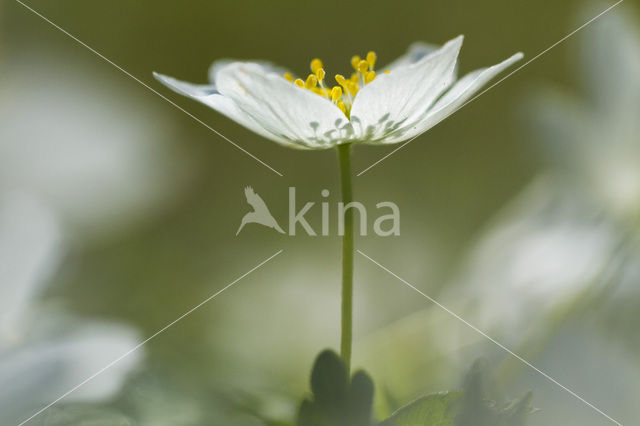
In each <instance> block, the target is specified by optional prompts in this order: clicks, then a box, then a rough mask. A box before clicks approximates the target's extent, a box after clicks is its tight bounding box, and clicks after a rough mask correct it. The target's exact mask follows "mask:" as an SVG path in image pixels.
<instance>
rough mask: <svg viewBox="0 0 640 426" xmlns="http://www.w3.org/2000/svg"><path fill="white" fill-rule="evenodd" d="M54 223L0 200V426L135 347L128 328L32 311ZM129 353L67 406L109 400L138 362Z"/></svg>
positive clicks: (55, 232) (57, 242)
mask: <svg viewBox="0 0 640 426" xmlns="http://www.w3.org/2000/svg"><path fill="white" fill-rule="evenodd" d="M61 237H62V234H61V232H60V227H59V226H58V221H57V220H56V219H55V217H54V216H53V215H52V214H51V211H50V210H49V209H47V208H46V207H45V206H44V205H43V204H42V203H40V202H38V201H36V200H35V199H33V198H32V197H28V196H26V195H24V194H20V195H17V194H15V193H14V194H12V195H10V196H4V197H2V198H0V383H2V386H1V387H0V424H2V425H5V424H14V425H15V424H18V423H19V422H21V421H23V420H25V419H27V418H28V417H30V416H31V415H32V414H34V413H35V412H36V411H38V410H39V409H40V408H42V407H43V406H45V405H46V404H48V403H50V402H52V401H54V400H56V399H57V398H58V397H60V396H61V395H62V394H64V393H66V392H67V391H69V390H70V389H71V388H73V387H75V386H77V385H78V384H80V383H81V382H83V381H84V380H85V379H87V378H88V377H89V376H91V375H93V374H94V373H96V372H97V371H99V370H100V369H102V368H103V367H104V366H106V365H108V364H109V363H110V362H112V361H113V360H114V359H116V358H118V357H119V356H121V355H122V354H123V353H125V352H127V351H128V350H129V349H131V348H132V347H134V346H135V345H136V344H137V341H138V339H137V335H136V334H137V333H136V332H135V331H134V330H133V329H131V328H129V327H126V326H122V325H118V324H113V323H106V322H99V321H87V320H78V319H77V318H74V317H70V316H69V315H68V314H65V313H64V312H61V311H60V310H55V309H47V308H45V307H43V306H42V305H37V302H36V298H37V297H38V296H39V295H40V293H41V290H42V287H43V286H44V285H45V284H46V283H47V282H48V281H49V278H50V274H51V273H52V272H53V271H54V270H55V267H56V266H57V264H58V262H59V260H60V254H61V251H63V241H62V238H61ZM140 357H141V354H140V353H133V354H131V355H130V356H129V357H127V358H125V359H123V360H122V361H121V362H119V363H117V364H115V365H114V366H113V367H112V368H110V369H109V370H108V371H105V372H104V373H103V374H101V375H99V376H96V377H95V378H94V379H93V380H91V381H89V382H87V383H86V384H85V385H83V386H82V387H80V388H78V389H77V390H76V391H74V392H73V393H71V394H69V395H68V397H66V398H65V400H64V401H65V402H68V401H95V400H100V399H104V398H108V397H110V396H112V395H114V394H115V393H116V392H117V391H118V390H119V389H120V387H121V385H122V383H123V381H124V379H125V377H126V375H127V373H129V372H130V371H131V369H132V368H133V367H134V366H135V365H136V364H137V363H138V362H139V361H140Z"/></svg>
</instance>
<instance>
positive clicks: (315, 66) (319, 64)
mask: <svg viewBox="0 0 640 426" xmlns="http://www.w3.org/2000/svg"><path fill="white" fill-rule="evenodd" d="M320 68H322V61H321V60H320V59H318V58H316V59H314V60H313V61H311V72H312V73H314V74H316V73H317V72H318V70H319V69H320Z"/></svg>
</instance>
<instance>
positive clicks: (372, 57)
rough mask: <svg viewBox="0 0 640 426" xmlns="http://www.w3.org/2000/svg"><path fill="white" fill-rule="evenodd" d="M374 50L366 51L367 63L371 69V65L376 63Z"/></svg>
mask: <svg viewBox="0 0 640 426" xmlns="http://www.w3.org/2000/svg"><path fill="white" fill-rule="evenodd" d="M376 58H377V56H376V52H374V51H371V52H369V53H367V63H368V64H369V68H370V69H373V66H374V65H375V64H376Z"/></svg>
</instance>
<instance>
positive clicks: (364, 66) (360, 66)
mask: <svg viewBox="0 0 640 426" xmlns="http://www.w3.org/2000/svg"><path fill="white" fill-rule="evenodd" d="M356 69H357V70H358V71H360V72H361V73H364V72H365V71H366V70H368V69H369V63H368V62H367V61H360V62H358V67H357V68H356Z"/></svg>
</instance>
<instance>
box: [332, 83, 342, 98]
mask: <svg viewBox="0 0 640 426" xmlns="http://www.w3.org/2000/svg"><path fill="white" fill-rule="evenodd" d="M341 97H342V88H341V87H340V86H333V89H331V100H332V101H334V102H335V101H337V100H338V99H340V98H341Z"/></svg>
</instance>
